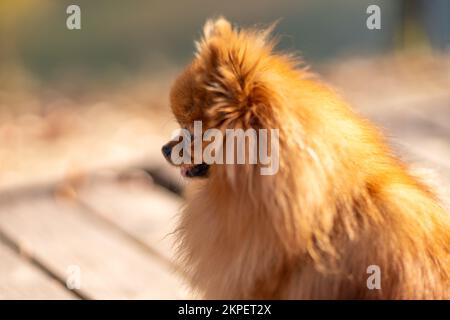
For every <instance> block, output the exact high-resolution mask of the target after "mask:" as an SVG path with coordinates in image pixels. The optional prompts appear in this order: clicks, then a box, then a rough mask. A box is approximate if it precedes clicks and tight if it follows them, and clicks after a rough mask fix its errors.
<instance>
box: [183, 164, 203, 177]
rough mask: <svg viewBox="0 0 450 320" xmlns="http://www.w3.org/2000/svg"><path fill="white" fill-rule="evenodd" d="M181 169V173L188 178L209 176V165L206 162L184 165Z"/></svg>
mask: <svg viewBox="0 0 450 320" xmlns="http://www.w3.org/2000/svg"><path fill="white" fill-rule="evenodd" d="M180 171H181V175H182V176H183V177H187V178H194V177H207V176H208V171H209V165H208V164H206V163H202V164H194V165H182V166H181V168H180Z"/></svg>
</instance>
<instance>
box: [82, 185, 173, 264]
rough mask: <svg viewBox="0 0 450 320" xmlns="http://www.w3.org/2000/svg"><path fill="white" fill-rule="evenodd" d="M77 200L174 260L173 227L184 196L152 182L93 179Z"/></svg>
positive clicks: (165, 256) (85, 186)
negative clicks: (179, 195) (181, 196)
mask: <svg viewBox="0 0 450 320" xmlns="http://www.w3.org/2000/svg"><path fill="white" fill-rule="evenodd" d="M78 200H79V201H81V202H82V203H83V204H85V205H87V206H88V207H89V208H91V209H92V210H93V211H94V212H93V213H94V214H99V215H100V216H101V217H102V218H104V219H105V220H107V221H109V222H110V223H113V224H114V225H116V226H117V227H118V228H120V229H122V230H124V231H126V232H127V233H128V234H130V235H131V236H133V237H135V238H136V239H138V240H140V241H142V242H143V243H144V244H146V245H147V246H149V247H150V248H152V249H154V250H155V251H156V252H157V253H158V254H160V255H161V256H162V257H164V258H166V259H168V260H173V252H174V247H173V240H174V239H173V235H172V233H173V231H174V229H175V225H176V218H177V213H178V212H179V210H180V208H181V206H182V201H181V198H180V197H178V196H176V195H174V194H172V193H170V192H168V191H166V190H164V189H162V188H161V187H158V186H155V185H154V184H151V183H138V182H136V181H134V182H133V181H129V182H122V183H120V182H118V180H117V179H93V180H91V181H90V182H89V183H87V184H85V185H83V186H82V187H81V188H80V189H78Z"/></svg>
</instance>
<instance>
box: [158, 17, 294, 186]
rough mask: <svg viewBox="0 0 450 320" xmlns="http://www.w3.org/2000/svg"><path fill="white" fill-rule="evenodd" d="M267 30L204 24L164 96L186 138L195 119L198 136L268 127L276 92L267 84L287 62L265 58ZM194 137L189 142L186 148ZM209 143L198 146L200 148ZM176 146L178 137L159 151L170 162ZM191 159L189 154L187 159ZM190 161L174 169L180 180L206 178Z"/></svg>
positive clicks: (196, 163)
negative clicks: (167, 95) (192, 53)
mask: <svg viewBox="0 0 450 320" xmlns="http://www.w3.org/2000/svg"><path fill="white" fill-rule="evenodd" d="M271 29H272V28H268V29H264V30H262V31H261V30H241V31H238V30H236V29H234V28H233V27H232V26H231V24H230V23H229V22H228V21H227V20H225V19H223V18H219V19H217V20H214V21H212V20H210V21H207V23H206V24H205V26H204V35H203V37H202V39H201V40H200V41H199V42H198V43H196V46H197V52H196V56H195V59H194V60H193V61H192V63H191V64H190V65H189V66H187V68H186V69H185V70H184V71H183V72H182V73H181V75H180V76H179V77H178V78H177V79H176V81H175V83H174V85H173V87H172V90H171V93H170V104H171V108H172V111H173V114H174V115H175V117H176V119H177V121H178V123H179V124H180V127H181V128H183V129H186V130H185V132H187V135H190V136H193V135H194V122H196V121H201V125H202V128H201V130H202V133H203V132H205V131H206V130H208V129H212V128H214V129H218V130H219V131H220V132H222V133H224V132H225V131H226V130H227V129H237V128H239V129H243V130H246V129H248V128H254V129H259V128H273V127H274V122H275V121H274V119H275V118H276V115H275V114H274V104H276V102H277V99H278V97H279V96H278V94H279V93H278V92H277V90H274V89H273V88H271V84H273V83H275V84H276V83H277V79H279V77H280V75H279V71H280V70H282V69H283V68H284V69H286V70H288V69H289V67H288V65H289V66H290V65H291V64H292V63H291V60H290V58H289V57H287V56H286V57H284V56H281V55H278V56H276V58H274V55H272V54H271V52H272V49H273V46H274V43H273V41H270V40H268V39H267V38H268V35H269V33H270V31H271ZM274 70H275V71H274ZM185 135H186V134H185ZM195 139H196V138H195V137H194V139H191V142H192V145H193V144H195ZM211 140H212V139H211ZM211 140H210V141H207V142H204V141H202V142H200V143H201V144H202V146H203V147H206V146H207V145H208V144H210V143H211ZM177 143H179V139H175V140H172V141H170V142H168V143H167V144H166V145H164V146H163V148H162V152H163V154H164V156H165V157H166V159H167V160H168V161H169V162H171V163H172V164H175V163H174V161H173V158H172V155H173V152H174V146H175V145H177ZM192 150H193V148H192ZM177 152H178V151H177ZM191 155H193V152H191V153H190V155H189V156H188V157H191ZM222 156H224V157H225V155H224V152H223V153H222ZM192 157H193V156H192ZM191 162H192V163H194V164H181V165H180V166H181V168H182V170H181V172H182V174H183V175H184V176H187V177H206V176H208V173H209V172H210V171H211V168H210V166H209V165H208V164H206V163H204V162H200V163H199V161H191Z"/></svg>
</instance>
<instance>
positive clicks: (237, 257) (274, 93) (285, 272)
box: [171, 18, 450, 299]
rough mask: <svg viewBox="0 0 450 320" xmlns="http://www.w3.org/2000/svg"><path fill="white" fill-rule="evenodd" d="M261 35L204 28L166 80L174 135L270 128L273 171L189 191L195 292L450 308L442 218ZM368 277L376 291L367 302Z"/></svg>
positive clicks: (236, 173) (230, 173)
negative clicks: (434, 302) (371, 270)
mask: <svg viewBox="0 0 450 320" xmlns="http://www.w3.org/2000/svg"><path fill="white" fill-rule="evenodd" d="M269 33H270V30H262V31H258V30H252V29H248V30H237V29H235V28H233V27H232V26H231V25H230V23H229V22H228V21H226V20H225V19H223V18H220V19H217V20H214V21H208V22H207V23H206V25H205V28H204V36H203V38H202V39H201V41H200V42H199V43H198V44H197V53H196V57H195V59H194V61H193V62H192V63H191V64H190V65H189V66H188V67H187V68H186V70H185V71H184V72H183V73H182V74H181V75H180V77H179V78H178V79H177V80H176V82H175V84H174V86H173V89H172V92H171V106H172V110H173V112H174V114H175V116H176V118H177V120H178V121H179V123H180V125H181V126H183V127H187V128H191V126H192V122H193V121H194V120H202V121H203V129H207V128H211V127H216V128H219V129H221V130H224V129H225V128H244V129H245V128H251V127H253V128H256V129H258V128H278V129H279V130H280V170H279V172H278V173H277V174H275V175H273V176H262V175H260V174H259V168H258V166H257V165H213V166H212V167H211V168H210V175H209V177H208V178H207V179H193V180H191V183H190V187H189V191H188V192H187V204H186V207H185V208H184V210H183V211H182V213H181V217H180V218H181V221H180V224H179V227H178V229H177V231H176V234H177V236H178V240H179V243H178V244H179V258H180V260H179V261H180V264H181V265H182V266H183V268H184V271H185V273H186V275H187V277H188V279H189V280H190V284H191V286H192V288H193V289H194V291H195V292H196V293H198V294H199V296H200V297H204V298H225V299H229V298H231V299H247V298H248V299H260V298H261V299H266V298H270V299H278V298H280V299H285V298H289V299H297V298H299V299H318V298H331V299H353V298H356V299H378V298H380V299H416V298H426V299H435V298H440V299H442V298H446V299H448V298H450V293H449V292H450V285H449V275H450V270H449V263H450V261H449V251H450V220H449V214H448V212H446V210H445V209H444V208H443V206H442V205H441V204H440V203H439V201H438V199H437V197H436V196H435V195H434V194H433V192H432V191H431V190H430V189H429V188H428V187H427V186H426V185H424V184H423V183H422V182H420V181H419V180H418V179H416V178H414V177H413V176H412V175H411V174H409V173H408V171H407V168H406V167H405V165H404V164H403V163H402V162H400V161H399V160H398V159H397V158H396V157H395V156H393V155H392V154H391V151H390V150H389V148H388V147H387V145H386V143H385V141H384V138H383V137H382V135H381V134H380V132H379V131H378V130H377V129H376V128H375V127H374V126H373V125H372V124H371V123H369V122H368V121H367V120H365V119H363V118H362V117H360V116H359V115H357V114H355V113H354V112H353V111H352V110H351V109H350V107H349V106H348V105H347V104H346V103H345V102H344V101H343V100H342V99H341V98H340V97H339V96H338V95H337V94H336V93H335V92H333V90H331V89H330V88H328V87H327V86H325V85H324V84H322V83H320V82H319V81H317V80H315V79H314V77H313V76H311V75H310V74H308V72H307V71H306V70H305V68H300V67H298V63H297V61H296V59H295V58H294V57H293V56H290V55H285V54H280V53H276V52H274V50H273V46H274V43H273V41H271V40H270V39H269V38H268V37H269ZM369 265H377V266H379V267H380V270H381V290H377V289H374V290H369V289H368V287H367V278H368V277H369V276H370V274H368V273H367V267H368V266H369Z"/></svg>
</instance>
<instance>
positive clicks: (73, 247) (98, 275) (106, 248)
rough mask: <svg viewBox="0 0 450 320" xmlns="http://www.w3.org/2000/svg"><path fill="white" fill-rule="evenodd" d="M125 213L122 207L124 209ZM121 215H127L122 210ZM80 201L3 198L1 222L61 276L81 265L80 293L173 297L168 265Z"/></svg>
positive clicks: (176, 290)
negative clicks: (85, 209) (97, 217)
mask: <svg viewBox="0 0 450 320" xmlns="http://www.w3.org/2000/svg"><path fill="white" fill-rule="evenodd" d="M125 214H126V213H125ZM123 220H124V221H125V220H126V215H124V219H123ZM96 221H97V220H95V219H90V218H89V216H88V215H87V214H85V213H83V212H80V208H79V207H78V206H74V205H71V204H69V203H67V202H62V201H61V200H59V201H57V200H53V199H52V198H50V197H47V198H43V197H38V198H28V199H26V201H24V200H23V199H22V201H20V200H18V199H15V201H9V202H8V201H6V202H5V201H4V202H3V203H2V205H1V206H0V228H1V229H2V230H3V231H4V232H5V233H6V234H8V235H10V238H13V237H14V241H15V242H16V243H17V244H18V245H19V246H20V248H21V250H24V251H26V252H28V253H29V254H30V255H32V256H34V257H36V259H39V261H43V263H45V264H46V266H47V267H48V269H49V270H50V271H51V272H52V273H53V274H55V275H56V276H57V277H59V278H60V279H66V278H67V276H68V272H69V268H71V267H72V266H76V267H79V269H80V272H81V274H80V275H81V289H80V293H82V294H83V295H85V296H87V297H90V298H94V299H141V298H144V299H167V298H171V299H176V298H181V297H183V291H182V289H181V286H180V281H179V279H178V278H177V277H175V276H174V275H173V274H172V272H171V271H170V270H168V268H167V267H166V266H164V265H162V264H160V263H159V262H158V261H157V260H155V258H154V257H152V256H149V255H148V254H147V253H146V252H144V251H143V250H142V249H141V248H139V247H138V246H136V245H135V244H134V243H132V242H130V241H129V239H128V238H127V237H125V236H123V235H122V234H120V233H117V232H115V231H114V230H112V229H111V228H109V227H108V226H107V225H105V224H101V223H97V222H96Z"/></svg>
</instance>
